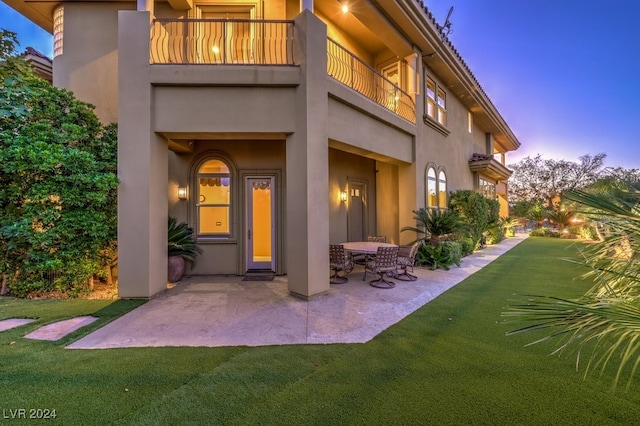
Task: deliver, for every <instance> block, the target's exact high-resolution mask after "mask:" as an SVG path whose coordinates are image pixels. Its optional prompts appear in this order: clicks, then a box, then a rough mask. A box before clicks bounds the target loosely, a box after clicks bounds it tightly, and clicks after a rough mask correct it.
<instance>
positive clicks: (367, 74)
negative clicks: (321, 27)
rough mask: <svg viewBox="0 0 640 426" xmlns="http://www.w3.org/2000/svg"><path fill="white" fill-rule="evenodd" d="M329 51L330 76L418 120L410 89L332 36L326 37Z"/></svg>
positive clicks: (381, 103)
mask: <svg viewBox="0 0 640 426" xmlns="http://www.w3.org/2000/svg"><path fill="white" fill-rule="evenodd" d="M327 53H328V57H327V73H328V74H329V76H331V77H333V78H334V79H336V80H338V81H339V82H341V83H342V84H346V85H347V86H349V87H351V88H352V89H353V90H355V91H356V92H358V93H360V94H362V95H364V96H366V97H367V98H369V99H371V100H372V101H374V102H376V103H378V104H380V105H382V106H383V107H385V108H387V109H388V110H390V111H393V112H394V113H396V114H397V115H399V116H400V117H402V118H404V119H405V120H407V121H410V122H411V123H415V122H416V110H415V104H414V102H413V99H412V98H411V96H409V94H408V93H407V92H405V91H404V90H402V89H401V88H400V87H398V86H397V85H396V84H394V83H393V82H392V81H390V80H389V79H388V78H386V77H385V76H383V75H382V74H380V73H379V72H378V71H376V70H375V69H374V68H372V67H371V66H369V65H368V64H367V63H365V62H364V61H363V60H361V59H360V58H358V57H357V56H355V55H354V54H353V53H351V52H349V51H348V50H347V49H345V48H344V47H342V46H340V45H339V44H338V43H336V42H335V41H334V40H332V39H331V38H328V39H327Z"/></svg>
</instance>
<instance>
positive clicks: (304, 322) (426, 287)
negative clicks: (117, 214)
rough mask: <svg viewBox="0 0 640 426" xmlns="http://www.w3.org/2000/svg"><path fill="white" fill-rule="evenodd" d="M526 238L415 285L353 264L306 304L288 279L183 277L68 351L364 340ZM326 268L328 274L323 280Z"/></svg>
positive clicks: (423, 273)
mask: <svg viewBox="0 0 640 426" xmlns="http://www.w3.org/2000/svg"><path fill="white" fill-rule="evenodd" d="M524 238H526V234H524V235H523V234H518V235H517V236H516V237H514V238H509V239H506V240H505V241H503V242H501V243H500V244H497V245H494V246H489V247H487V248H484V249H482V250H481V251H478V252H476V253H474V254H473V255H471V256H468V257H465V258H464V259H463V261H462V264H461V266H460V267H455V266H454V267H452V268H451V269H450V270H449V271H443V270H436V271H431V270H428V269H424V268H416V269H415V275H417V276H418V280H417V281H413V282H402V281H398V282H397V285H396V286H395V288H393V289H378V288H373V287H371V286H370V285H369V283H368V281H362V273H363V267H362V266H357V267H356V269H354V271H353V272H351V273H350V274H349V281H348V282H347V283H345V284H340V285H332V286H331V291H330V292H329V293H327V294H325V295H322V296H320V297H318V298H316V299H314V300H312V301H310V302H306V301H303V300H299V299H297V298H295V297H292V296H290V295H289V293H288V290H287V278H286V277H275V278H274V280H273V281H269V282H251V281H242V278H243V277H238V276H203V277H192V278H189V279H184V280H183V281H182V282H180V283H179V284H178V285H177V286H176V287H175V288H172V289H169V290H167V291H166V292H165V293H163V294H161V295H160V296H158V297H156V298H155V299H153V300H151V301H149V302H148V303H146V304H144V305H142V306H141V307H139V308H137V309H135V310H133V311H131V312H129V313H128V314H126V315H124V316H122V317H120V318H118V319H117V320H115V321H113V322H112V323H110V324H107V325H106V326H104V327H102V328H101V329H99V330H97V331H95V332H93V333H91V334H89V335H87V336H85V337H84V338H82V339H80V340H78V341H76V342H74V343H73V344H71V345H69V346H68V347H69V348H72V349H102V348H116V347H158V346H208V347H216V346H263V345H287V344H322V343H325V344H326V343H364V342H367V341H369V340H371V339H372V338H373V337H375V336H376V335H377V334H379V333H380V332H382V331H383V330H385V329H387V328H388V327H390V326H391V325H393V324H395V323H397V322H398V321H400V320H401V319H403V318H404V317H406V316H407V315H409V314H410V313H412V312H414V311H415V310H417V309H418V308H420V307H421V306H423V305H424V304H426V303H428V302H429V301H431V300H433V299H434V298H436V297H437V296H439V295H440V294H442V293H444V292H445V291H447V290H448V289H449V288H451V287H453V286H455V285H456V284H458V283H459V282H461V281H462V280H464V279H465V278H467V277H468V276H469V275H471V274H473V273H474V272H477V271H478V270H480V269H482V268H483V267H484V266H486V265H487V264H489V263H491V262H492V261H493V260H495V259H496V258H497V257H499V256H500V255H501V254H503V253H505V252H506V251H508V250H509V249H511V248H512V247H514V246H516V245H517V244H519V243H520V242H522V241H523V240H524ZM328 279H329V271H327V280H328Z"/></svg>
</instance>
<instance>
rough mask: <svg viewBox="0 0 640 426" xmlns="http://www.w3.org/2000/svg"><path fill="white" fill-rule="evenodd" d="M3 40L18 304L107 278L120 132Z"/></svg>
mask: <svg viewBox="0 0 640 426" xmlns="http://www.w3.org/2000/svg"><path fill="white" fill-rule="evenodd" d="M0 37H1V40H2V41H1V42H0V46H2V47H0V49H1V50H2V52H5V53H3V54H5V55H7V56H6V60H5V61H4V62H3V63H2V66H1V67H0V68H1V70H0V86H2V88H3V90H2V91H1V92H0V250H2V253H1V254H0V268H1V269H2V273H3V275H4V277H5V278H6V277H7V276H9V277H10V279H9V282H8V284H7V285H6V287H8V290H10V291H11V292H12V293H14V294H16V295H20V296H25V295H27V294H28V293H29V292H31V291H48V290H61V291H69V290H76V289H78V288H81V287H82V286H83V285H85V283H87V281H88V280H90V279H91V278H92V277H93V275H94V274H97V273H100V272H101V271H104V267H105V262H106V260H105V253H107V252H108V251H109V248H110V247H112V246H113V244H114V242H115V241H116V238H117V234H116V230H117V216H116V208H117V207H116V206H117V199H116V191H117V184H118V180H117V177H116V169H117V165H116V158H117V148H116V134H117V133H116V128H115V126H114V125H111V126H107V127H103V126H102V125H101V124H100V122H99V121H98V119H97V117H96V116H95V114H94V113H93V106H91V105H89V104H86V103H83V102H80V101H78V100H77V99H75V97H74V96H73V94H72V93H71V92H68V91H66V90H62V89H58V88H56V87H53V86H51V85H50V84H49V83H47V82H46V81H44V80H42V79H40V78H39V77H37V76H36V75H35V74H34V73H33V72H32V71H31V69H30V68H29V67H28V66H27V65H26V64H25V63H24V61H22V60H21V59H20V58H18V57H15V56H10V54H11V53H13V52H15V49H12V48H11V47H10V46H11V45H12V44H13V42H15V37H13V38H12V37H11V34H8V35H7V32H6V31H4V30H3V31H2V32H0ZM7 40H8V41H7ZM5 283H6V280H5ZM52 283H53V286H51V284H52ZM5 290H6V289H5Z"/></svg>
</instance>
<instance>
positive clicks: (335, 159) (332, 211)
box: [329, 148, 377, 244]
mask: <svg viewBox="0 0 640 426" xmlns="http://www.w3.org/2000/svg"><path fill="white" fill-rule="evenodd" d="M349 179H358V180H359V181H364V182H367V189H368V194H367V205H368V220H367V223H368V225H369V233H370V234H371V235H377V230H376V191H375V183H376V173H375V161H374V160H371V159H369V158H366V157H362V156H359V155H354V154H350V153H347V152H344V151H340V150H337V149H331V148H330V149H329V215H330V217H329V224H330V226H329V232H330V234H329V241H330V243H331V244H339V243H342V242H345V241H348V236H349V233H348V213H349V201H348V199H349V198H350V197H347V201H344V202H343V201H340V192H341V191H347V193H348V191H349Z"/></svg>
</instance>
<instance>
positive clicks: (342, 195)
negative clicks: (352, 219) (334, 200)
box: [340, 191, 347, 203]
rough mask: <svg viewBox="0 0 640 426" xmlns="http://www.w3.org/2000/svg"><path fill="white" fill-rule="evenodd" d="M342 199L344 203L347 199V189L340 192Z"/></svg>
mask: <svg viewBox="0 0 640 426" xmlns="http://www.w3.org/2000/svg"><path fill="white" fill-rule="evenodd" d="M340 201H342V202H343V203H344V202H346V201H347V191H341V192H340Z"/></svg>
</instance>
